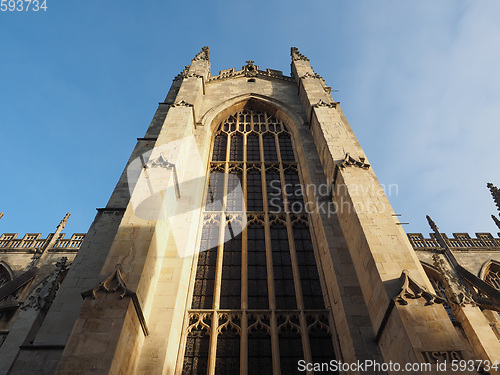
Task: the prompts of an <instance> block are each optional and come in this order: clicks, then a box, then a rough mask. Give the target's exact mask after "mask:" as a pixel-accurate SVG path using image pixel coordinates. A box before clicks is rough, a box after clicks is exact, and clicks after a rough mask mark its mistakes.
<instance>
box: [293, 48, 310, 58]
mask: <svg viewBox="0 0 500 375" xmlns="http://www.w3.org/2000/svg"><path fill="white" fill-rule="evenodd" d="M290 55H291V56H292V61H298V60H302V61H309V59H308V58H307V57H305V56H304V55H303V54H301V53H300V52H299V49H298V48H297V47H292V49H291V51H290Z"/></svg>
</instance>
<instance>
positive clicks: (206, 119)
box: [199, 94, 305, 138]
mask: <svg viewBox="0 0 500 375" xmlns="http://www.w3.org/2000/svg"><path fill="white" fill-rule="evenodd" d="M247 103H248V104H252V105H253V106H254V108H255V109H259V110H262V111H264V112H269V113H271V114H273V115H275V116H277V117H279V118H280V119H281V120H283V121H284V122H286V124H287V125H288V127H289V130H290V132H291V133H292V135H293V136H294V137H295V138H296V137H298V129H297V126H301V125H305V121H304V119H303V118H302V117H301V116H300V115H299V114H298V113H297V112H296V111H295V110H294V109H292V108H291V107H290V106H288V105H287V104H285V103H283V102H280V101H279V100H276V99H273V98H270V97H268V96H264V95H260V94H244V95H239V96H236V97H234V98H231V99H227V100H225V101H224V102H222V103H219V104H218V105H216V106H214V107H212V108H210V109H209V110H208V111H207V112H206V113H205V114H203V115H202V117H201V119H200V122H199V123H200V124H201V125H203V126H207V127H209V128H210V133H213V132H214V131H215V128H216V127H217V126H218V125H219V123H220V122H221V121H222V120H224V118H225V117H227V116H229V115H231V114H233V112H236V111H238V110H240V109H242V108H243V107H244V106H245V105H246V104H247Z"/></svg>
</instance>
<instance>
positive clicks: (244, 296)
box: [240, 134, 248, 375]
mask: <svg viewBox="0 0 500 375" xmlns="http://www.w3.org/2000/svg"><path fill="white" fill-rule="evenodd" d="M243 137H244V138H243V174H242V177H243V205H244V206H243V213H242V215H245V216H246V201H247V134H244V135H243ZM242 219H243V217H242ZM247 221H248V217H245V222H247ZM242 229H243V232H242V236H241V241H242V242H241V309H242V313H241V344H240V374H241V375H246V374H247V373H248V330H247V327H248V322H247V318H248V316H247V312H246V310H247V309H248V232H247V228H246V227H245V228H242Z"/></svg>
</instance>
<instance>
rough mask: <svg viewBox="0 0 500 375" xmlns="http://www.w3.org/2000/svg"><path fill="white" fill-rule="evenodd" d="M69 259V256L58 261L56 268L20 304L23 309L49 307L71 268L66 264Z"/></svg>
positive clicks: (45, 308)
mask: <svg viewBox="0 0 500 375" xmlns="http://www.w3.org/2000/svg"><path fill="white" fill-rule="evenodd" d="M67 260H68V258H66V257H62V258H61V260H60V261H59V262H57V263H56V267H55V270H54V271H53V272H51V273H50V274H49V275H47V276H46V277H44V278H43V279H42V280H41V281H40V282H39V283H38V284H37V285H36V287H35V288H34V289H33V290H32V291H31V293H29V294H28V295H27V296H26V298H25V299H24V300H23V301H22V302H21V304H20V307H21V309H22V310H27V309H28V308H34V309H35V310H48V309H49V307H50V305H52V302H53V301H54V298H55V297H56V294H57V291H58V290H59V287H60V285H61V282H62V281H63V280H64V277H65V276H66V273H67V271H68V269H69V267H68V266H67V265H66V262H67Z"/></svg>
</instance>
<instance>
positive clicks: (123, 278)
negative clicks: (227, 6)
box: [0, 47, 500, 375]
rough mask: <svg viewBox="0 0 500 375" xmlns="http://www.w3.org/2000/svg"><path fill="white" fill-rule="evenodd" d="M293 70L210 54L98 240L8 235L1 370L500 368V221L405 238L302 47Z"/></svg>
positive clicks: (138, 158) (184, 85)
mask: <svg viewBox="0 0 500 375" xmlns="http://www.w3.org/2000/svg"><path fill="white" fill-rule="evenodd" d="M287 74H288V73H284V72H282V71H279V70H274V69H269V68H261V67H259V66H257V65H255V62H254V61H247V62H246V63H245V65H244V66H243V67H242V68H241V69H236V68H228V69H226V70H222V71H220V72H219V73H218V74H212V72H211V71H210V55H209V49H208V47H203V48H202V50H201V51H200V52H199V53H198V54H197V55H195V57H194V58H193V59H192V60H191V63H190V65H188V66H186V67H185V68H184V69H183V70H182V71H181V73H179V74H178V75H177V76H176V77H175V78H174V80H173V83H172V86H171V87H170V90H169V91H168V94H167V95H166V98H165V99H164V100H163V101H161V102H160V103H159V104H158V109H157V110H156V113H155V114H154V117H153V119H152V121H151V124H150V125H149V127H148V128H147V129H146V128H145V129H144V130H141V132H140V134H138V135H137V136H138V137H139V138H137V143H136V145H135V148H134V149H133V150H132V152H131V156H130V159H129V160H128V162H127V164H126V167H125V169H124V171H123V173H122V175H121V177H120V179H119V181H118V182H117V184H116V188H115V189H114V191H112V192H110V193H111V194H110V198H109V201H108V203H107V205H106V207H102V208H97V214H96V216H95V219H94V221H93V223H92V225H91V226H90V228H89V229H88V231H87V233H75V234H72V235H67V234H65V233H64V226H65V224H66V222H67V221H68V219H69V218H70V213H68V214H67V215H66V216H65V217H64V218H62V220H61V222H60V223H59V225H58V226H57V227H56V228H55V230H54V233H51V234H50V235H48V236H47V237H46V238H43V237H42V236H41V234H39V233H27V234H21V235H19V233H4V234H2V235H1V236H0V375H6V374H40V375H41V374H148V375H149V374H179V375H180V374H186V375H187V374H200V375H201V374H202V375H207V374H208V375H214V374H221V375H222V374H227V375H233V374H243V375H255V374H258V375H265V374H282V375H288V374H320V373H325V374H326V373H329V374H399V373H402V372H406V373H413V374H498V373H500V363H499V362H500V315H499V312H500V238H499V236H500V233H498V234H494V235H492V234H490V233H475V234H474V235H469V234H467V233H453V234H445V233H442V232H441V231H440V229H439V218H436V217H433V218H431V217H427V220H428V222H429V232H430V234H429V235H427V234H426V235H424V234H420V233H405V231H404V229H403V226H402V225H401V224H402V223H401V222H400V221H399V220H398V215H397V214H396V213H395V212H394V211H393V209H392V208H391V205H390V203H389V200H388V198H387V196H386V195H385V193H384V191H383V189H382V186H381V185H380V183H379V182H378V180H377V177H376V175H375V173H374V170H373V167H372V165H371V164H370V161H369V159H368V157H367V155H365V153H364V152H363V148H362V145H360V144H359V143H358V141H357V139H356V137H355V135H354V132H353V130H352V129H351V127H350V125H349V123H348V121H347V119H346V117H345V116H344V114H343V112H342V109H341V106H340V104H339V103H338V102H336V101H334V100H333V98H332V96H331V95H330V91H331V88H330V87H328V86H327V83H326V82H325V81H324V80H323V78H322V77H321V76H320V75H319V74H318V73H316V72H315V71H314V70H313V68H312V65H311V62H310V60H309V59H308V58H307V57H306V56H304V55H303V54H302V53H300V51H299V50H298V49H297V48H295V47H293V48H292V49H291V72H290V74H289V75H287ZM144 131H145V133H144ZM486 182H487V181H485V184H486ZM487 187H488V189H489V190H490V193H491V195H492V196H493V200H494V202H495V203H496V205H497V207H498V209H499V212H500V190H499V189H498V188H497V187H495V186H494V185H492V184H488V186H487ZM486 194H488V192H487V191H486ZM0 211H1V207H0ZM8 214H9V213H8V212H5V215H8ZM485 214H488V213H485ZM489 214H491V213H489ZM1 216H2V214H0V231H1V225H2V220H1ZM493 220H495V222H496V224H497V226H498V227H499V231H500V218H499V217H498V212H497V213H496V214H495V215H493ZM19 229H20V230H22V228H19ZM21 233H22V232H21Z"/></svg>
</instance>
